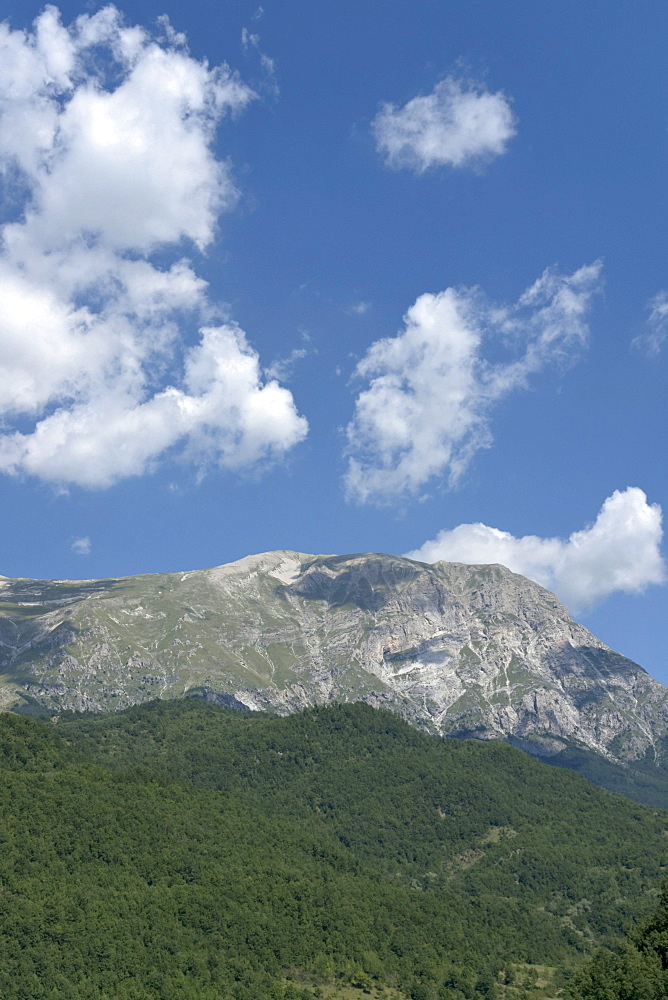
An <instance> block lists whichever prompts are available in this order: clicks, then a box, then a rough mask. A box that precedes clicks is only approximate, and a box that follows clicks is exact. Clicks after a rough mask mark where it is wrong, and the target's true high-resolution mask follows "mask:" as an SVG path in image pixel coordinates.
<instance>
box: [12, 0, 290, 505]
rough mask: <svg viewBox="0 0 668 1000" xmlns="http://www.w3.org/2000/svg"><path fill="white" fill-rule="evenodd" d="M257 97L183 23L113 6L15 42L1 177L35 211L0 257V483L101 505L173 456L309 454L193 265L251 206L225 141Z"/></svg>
mask: <svg viewBox="0 0 668 1000" xmlns="http://www.w3.org/2000/svg"><path fill="white" fill-rule="evenodd" d="M253 98H254V94H253V92H252V91H251V90H250V89H249V88H248V87H247V86H246V85H245V84H244V83H243V82H242V81H241V80H240V79H239V77H238V76H237V75H236V74H235V73H234V72H232V71H231V70H230V69H229V68H228V67H227V66H225V65H222V66H218V67H210V66H209V65H208V64H207V63H206V62H198V61H196V60H195V59H193V58H192V57H191V56H190V54H189V53H188V50H187V49H186V47H185V38H184V36H183V35H180V34H178V33H176V32H174V31H173V29H171V26H170V25H169V22H168V21H167V20H166V19H165V18H163V19H162V20H161V21H160V23H159V35H157V36H151V35H150V34H149V33H148V32H146V31H145V30H144V29H143V28H141V27H128V26H126V25H125V24H124V22H123V19H122V17H121V15H120V14H119V12H118V11H117V10H116V8H115V7H113V6H107V7H104V8H103V9H102V10H100V11H99V12H98V13H97V14H95V15H93V16H89V15H82V16H81V17H79V18H77V19H76V20H75V21H74V22H73V24H72V25H70V26H69V27H64V26H63V25H62V23H61V21H60V16H59V12H58V10H57V9H56V8H55V7H51V6H49V7H46V9H45V10H44V12H43V13H42V14H41V15H40V16H39V17H38V18H37V19H36V21H35V23H34V26H33V30H32V31H30V32H21V31H12V30H11V29H10V28H9V27H8V25H6V24H3V25H1V26H0V125H1V131H0V135H1V138H0V169H1V170H2V171H3V172H4V175H5V178H6V180H8V182H9V186H10V188H11V190H12V192H13V194H14V196H15V197H16V198H17V199H18V202H19V207H18V210H17V212H16V214H15V221H12V222H10V223H9V224H7V225H5V226H4V227H3V229H2V232H1V245H0V299H1V300H2V303H3V308H2V312H1V313H0V418H1V419H2V422H3V427H4V429H5V432H4V433H3V434H1V435H0V471H2V472H5V473H9V474H29V475H34V476H38V477H40V478H42V479H45V480H49V481H52V482H56V483H77V484H80V485H85V486H96V487H102V486H108V485H109V484H111V483H113V482H115V481H116V480H118V479H121V478H123V477H125V476H132V475H139V474H142V473H144V472H147V471H150V470H151V469H152V468H153V467H154V466H155V464H156V463H157V462H158V461H159V460H160V459H161V458H163V457H164V456H165V455H166V454H168V453H169V454H174V453H175V452H176V454H178V455H181V456H183V457H186V458H187V459H188V460H190V461H191V462H193V463H195V464H196V465H197V466H198V468H199V469H202V468H203V467H206V466H207V465H210V464H214V465H220V466H224V467H230V468H240V467H243V466H247V465H252V464H254V463H257V462H261V461H264V460H267V459H268V458H272V457H278V456H280V455H281V454H283V453H284V452H285V451H286V450H288V449H289V448H291V447H292V446H293V445H295V444H296V443H297V442H298V441H300V440H301V439H302V438H303V437H304V436H305V434H306V430H307V425H306V421H305V420H304V419H303V418H302V417H300V416H299V415H298V413H297V411H296V409H295V406H294V401H293V399H292V396H291V394H290V393H289V392H288V391H287V390H286V389H284V388H281V387H280V386H279V385H278V384H277V383H276V382H275V381H270V382H268V383H266V384H265V383H263V380H262V372H261V366H260V363H259V359H258V357H257V354H256V353H255V351H254V350H253V349H252V348H251V347H250V346H249V344H248V342H247V340H246V337H245V335H244V333H243V331H242V330H241V329H239V327H237V326H236V325H235V324H234V323H233V322H231V321H229V320H225V321H223V322H220V321H219V322H216V319H217V318H219V317H220V313H218V314H217V310H216V307H215V304H212V303H211V302H210V301H209V299H208V296H207V286H206V283H205V282H204V281H203V280H202V279H201V278H200V277H198V276H197V274H196V273H195V271H194V270H193V267H192V265H191V263H190V261H188V260H187V259H184V258H182V257H181V254H182V253H183V246H184V244H187V243H190V245H191V246H192V247H193V248H194V249H198V250H204V249H205V248H206V247H207V246H209V245H210V244H211V242H212V241H213V239H214V236H215V232H216V226H217V222H218V217H219V215H220V213H221V212H223V211H225V210H228V209H230V208H231V207H232V206H233V205H234V204H235V202H236V200H237V197H238V192H237V190H236V187H235V184H234V181H233V178H232V175H231V172H230V168H229V165H228V164H227V162H224V161H221V160H218V159H216V157H215V156H214V153H213V150H212V142H213V139H214V134H215V130H216V127H217V125H218V123H219V122H220V120H221V119H222V118H224V117H225V116H231V115H236V114H238V113H240V112H242V111H243V109H244V108H245V107H247V105H248V104H249V102H251V101H252V100H253ZM170 253H171V257H172V260H171V263H170V262H169V259H168V257H169V254H170ZM198 327H199V330H198ZM15 420H16V421H17V422H18V423H19V426H20V427H21V429H20V430H19V429H15V430H12V422H13V421H15ZM26 423H32V429H28V430H26Z"/></svg>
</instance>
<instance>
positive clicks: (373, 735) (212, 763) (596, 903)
mask: <svg viewBox="0 0 668 1000" xmlns="http://www.w3.org/2000/svg"><path fill="white" fill-rule="evenodd" d="M0 766H1V770H0V779H1V780H0V895H1V897H2V906H1V907H0V996H2V997H3V998H4V997H8V998H9V997H11V998H15V997H16V998H20V1000H33V998H39V1000H42V998H44V1000H61V998H62V1000H65V998H67V1000H84V998H85V1000H90V998H100V1000H102V998H104V1000H112V998H113V1000H116V998H123V1000H172V998H174V1000H176V998H179V1000H223V998H225V1000H227V998H229V1000H255V998H257V1000H259V998H265V997H269V998H271V1000H302V998H306V997H309V998H310V997H314V996H315V997H317V996H325V997H327V996H329V995H332V993H331V991H332V990H335V992H337V995H340V996H346V995H348V994H347V993H346V991H355V992H357V991H367V992H368V993H372V994H373V995H374V996H382V995H385V996H386V997H388V998H389V997H392V996H398V995H399V994H401V995H404V996H407V997H411V998H413V1000H484V998H488V1000H494V997H495V996H497V995H499V994H504V995H505V994H508V993H509V992H510V993H511V994H513V993H514V994H515V995H516V996H518V997H520V998H524V997H528V996H531V991H532V989H533V990H534V992H535V990H536V988H537V983H538V982H539V980H540V976H541V975H542V972H541V971H540V970H543V969H545V967H550V968H555V967H558V966H562V967H566V968H568V967H579V966H582V963H583V962H584V961H585V960H586V959H587V956H588V955H590V954H593V953H595V952H596V949H597V948H598V947H599V946H600V945H601V944H606V943H612V942H613V941H614V940H615V939H616V938H618V937H619V936H620V935H621V934H623V932H624V930H625V929H626V928H627V927H629V926H641V925H642V921H643V920H645V921H647V920H648V919H649V917H650V914H652V913H653V911H654V910H655V908H656V903H657V897H658V892H659V886H660V884H661V881H662V877H663V874H664V872H665V871H666V870H667V869H666V865H667V864H668V837H666V830H667V829H668V815H667V814H665V813H663V812H661V811H658V810H651V809H649V808H646V807H643V806H639V805H637V804H635V803H632V802H629V801H627V800H626V799H623V798H621V797H618V796H614V795H612V794H610V793H607V792H604V791H602V790H600V789H598V788H595V787H594V786H592V785H590V784H589V783H588V782H586V781H585V780H584V779H582V778H580V777H579V776H578V775H575V774H573V773H570V772H567V771H561V770H559V769H557V768H550V767H548V766H546V765H543V764H541V763H539V762H537V761H535V760H533V759H531V758H530V757H528V756H526V755H525V754H523V753H522V752H520V751H518V750H515V749H513V748H511V747H509V746H507V745H505V744H502V743H497V742H492V743H482V742H478V741H457V740H447V741H442V740H439V739H436V738H434V737H429V736H425V735H423V734H421V733H419V732H417V731H416V730H414V729H412V728H411V727H409V726H408V725H407V724H406V723H404V722H402V721H401V720H400V719H399V718H398V717H397V716H395V715H392V714H390V713H387V712H382V711H377V710H374V709H371V708H369V707H368V706H366V705H361V704H357V705H346V706H337V707H333V708H326V709H325V708H319V709H313V710H309V711H307V712H305V713H302V714H300V715H295V716H290V717H288V718H278V717H276V716H268V715H260V714H254V713H245V712H233V711H229V710H225V709H221V708H218V707H216V706H213V705H210V704H208V703H206V702H203V701H201V700H199V699H189V700H184V701H171V702H155V703H152V704H150V705H145V706H141V707H135V708H132V709H129V710H128V711H126V712H122V713H119V714H114V715H101V716H79V717H75V716H70V717H66V716H61V717H60V718H59V719H58V720H57V721H41V720H36V719H32V718H29V717H25V716H15V715H9V714H5V715H2V716H0ZM628 947H631V946H628ZM606 954H607V955H611V954H613V953H612V952H607V953H606ZM594 961H599V962H600V961H601V959H600V958H595V959H594ZM584 968H588V967H587V966H585V967H584ZM527 970H528V971H527ZM580 975H584V972H583V973H580ZM556 982H557V980H555V979H554V977H552V978H551V983H552V986H555V983H556ZM578 982H579V980H578V979H577V978H576V979H575V980H573V986H572V989H573V990H575V989H576V985H575V984H576V983H578ZM555 988H556V987H555ZM577 988H578V989H579V988H580V987H577ZM583 989H584V987H583ZM574 995H576V994H574ZM582 996H583V997H587V1000H598V998H596V997H594V995H593V994H591V995H590V994H586V993H582ZM611 1000H617V995H615V996H614V998H611ZM619 1000H623V998H622V997H621V996H620V997H619ZM638 1000H649V996H647V997H645V996H644V995H643V996H639V997H638Z"/></svg>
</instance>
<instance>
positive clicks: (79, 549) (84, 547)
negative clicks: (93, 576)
mask: <svg viewBox="0 0 668 1000" xmlns="http://www.w3.org/2000/svg"><path fill="white" fill-rule="evenodd" d="M71 548H72V552H74V554H75V555H77V556H89V555H90V550H91V544H90V538H89V537H88V535H85V536H84V537H83V538H75V539H74V541H73V542H72V546H71Z"/></svg>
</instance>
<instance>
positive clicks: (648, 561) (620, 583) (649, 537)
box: [406, 486, 666, 611]
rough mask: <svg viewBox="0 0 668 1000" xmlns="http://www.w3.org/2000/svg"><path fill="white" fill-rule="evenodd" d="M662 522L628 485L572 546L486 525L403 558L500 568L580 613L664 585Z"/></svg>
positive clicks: (441, 537)
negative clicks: (610, 599)
mask: <svg viewBox="0 0 668 1000" xmlns="http://www.w3.org/2000/svg"><path fill="white" fill-rule="evenodd" d="M661 522H662V511H661V507H660V506H659V504H648V503H647V497H646V495H645V494H644V493H643V491H642V490H641V489H638V487H636V486H630V487H629V488H628V489H626V490H615V492H614V493H613V494H612V496H609V497H608V499H607V500H606V501H605V503H604V504H603V506H602V507H601V510H600V511H599V514H598V517H597V518H596V520H595V522H594V523H593V524H592V525H590V526H588V527H586V528H583V529H582V530H581V531H574V532H573V534H572V535H570V536H569V538H567V539H563V538H539V537H538V536H537V535H523V536H522V537H521V538H516V537H515V536H514V535H511V534H510V533H509V532H508V531H500V530H499V529H498V528H490V527H488V525H486V524H460V525H459V526H458V527H457V528H452V529H449V530H444V531H440V532H439V533H438V535H437V536H436V538H433V539H432V540H431V541H429V542H425V543H424V545H422V546H420V548H419V549H414V550H413V551H412V552H407V553H406V555H407V557H408V558H409V559H417V560H419V561H420V562H429V563H433V562H438V561H440V560H444V561H446V562H463V563H473V564H480V563H501V564H502V565H504V566H507V567H508V569H510V570H512V571H513V572H514V573H521V574H522V576H527V577H529V579H530V580H535V581H536V583H540V584H541V585H542V586H543V587H547V588H548V589H549V590H552V591H554V593H556V594H557V596H558V597H560V598H561V600H562V601H564V602H565V603H566V604H567V605H568V607H569V608H571V609H572V610H573V611H582V610H584V609H586V608H591V607H593V606H594V605H596V604H600V603H601V602H602V601H604V600H605V599H606V598H608V597H610V596H611V594H614V593H617V592H619V591H621V592H624V593H640V592H642V591H643V590H644V589H645V588H646V587H647V586H648V585H649V584H653V583H654V584H658V583H664V582H665V580H666V570H665V566H664V562H663V559H662V558H661V551H660V546H661V538H662V535H663V530H662V526H661Z"/></svg>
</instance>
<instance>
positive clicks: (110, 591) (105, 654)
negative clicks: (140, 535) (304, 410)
mask: <svg viewBox="0 0 668 1000" xmlns="http://www.w3.org/2000/svg"><path fill="white" fill-rule="evenodd" d="M1 584H2V585H1V587H0V651H1V652H0V672H1V673H2V675H3V684H2V687H1V688H0V697H1V698H2V701H3V703H4V705H5V707H13V708H20V707H21V706H22V705H23V706H24V707H26V706H31V707H32V710H36V709H40V708H41V709H44V710H51V711H61V710H63V709H75V710H96V711H99V710H109V709H122V708H125V707H127V706H128V705H132V704H135V703H139V702H143V701H148V700H151V699H154V698H156V697H158V698H174V697H181V696H183V695H185V694H188V693H191V694H193V693H194V694H201V695H203V696H204V697H206V698H208V699H211V700H214V701H217V702H218V703H220V704H224V705H229V706H232V707H237V708H248V709H252V710H269V711H273V712H277V713H279V714H286V713H290V712H294V711H298V710H299V709H303V708H305V707H308V706H312V705H317V704H327V703H331V702H337V701H365V702H368V703H369V704H371V705H375V706H384V707H387V708H391V709H393V710H395V711H397V712H399V713H400V714H401V715H403V716H404V717H405V718H406V719H407V720H408V721H410V722H412V723H413V724H415V725H417V726H419V727H421V728H423V729H425V730H427V731H429V732H432V733H436V734H439V735H456V736H467V735H475V736H477V737H480V738H484V739H489V738H495V737H501V738H503V739H506V740H508V741H510V742H512V743H514V744H515V745H516V746H519V747H521V748H522V749H525V750H528V751H529V752H531V753H533V754H536V755H539V756H543V757H545V758H548V759H550V760H551V761H552V762H553V763H558V764H563V765H565V766H569V767H575V768H576V769H579V770H582V771H583V772H584V773H586V774H587V775H588V776H589V777H591V778H592V779H593V780H595V781H598V782H599V783H601V784H607V785H608V786H609V787H613V788H618V789H620V790H623V791H627V792H629V789H630V792H629V793H630V794H635V795H636V797H639V798H640V799H645V800H647V801H652V802H655V803H658V804H661V803H664V802H665V804H668V778H667V775H666V772H665V771H664V768H663V763H662V762H663V755H664V741H665V737H666V734H667V733H668V692H667V691H666V689H665V688H664V687H663V686H662V685H660V684H659V683H658V682H657V681H655V680H653V679H652V678H651V677H650V676H649V675H648V674H647V673H646V672H645V671H644V670H643V669H642V668H641V667H639V666H638V665H637V664H635V663H633V662H632V661H630V660H628V659H626V658H625V657H623V656H620V655H619V654H618V653H615V652H613V651H612V650H611V649H609V648H608V647H607V646H606V645H605V644H604V643H602V642H601V641H600V640H598V639H597V638H595V636H593V635H592V634H591V633H590V632H588V631H587V629H585V628H584V627H583V626H581V625H579V624H577V623H576V622H574V621H573V620H572V619H571V617H570V615H569V614H568V611H567V610H566V608H565V607H564V606H563V605H562V604H560V603H559V601H558V600H557V599H556V597H555V596H554V595H553V594H551V593H550V592H549V591H547V590H545V589H544V588H542V587H540V586H539V585H538V584H535V583H533V582H531V581H529V580H527V579H525V578H523V577H521V576H518V575H517V574H514V573H511V572H510V571H509V570H508V569H506V568H505V567H503V566H498V565H495V566H469V565H462V564H459V563H443V562H441V563H436V564H434V565H429V564H425V563H419V562H415V561H412V560H410V559H404V558H400V557H396V556H389V555H382V554H361V555H348V556H313V555H306V554H303V553H298V552H288V551H281V552H270V553H265V554H262V555H255V556H249V557H247V558H245V559H241V560H239V561H238V562H235V563H231V564H229V565H226V566H219V567H216V568H214V569H207V570H198V571H192V572H185V573H168V574H152V575H147V576H135V577H128V578H123V579H115V580H90V581H83V582H71V581H35V580H10V579H3V580H2V581H1ZM626 786H629V787H626Z"/></svg>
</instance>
